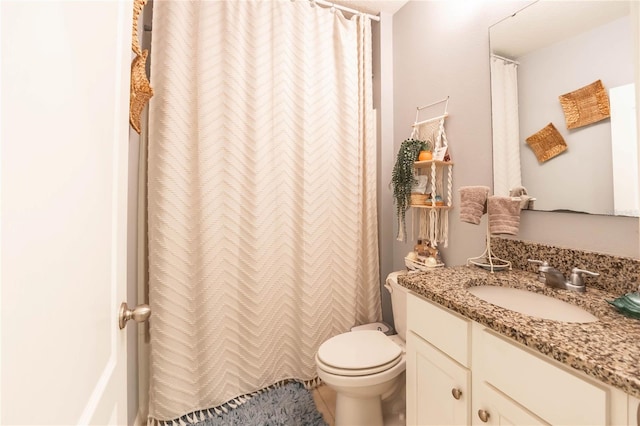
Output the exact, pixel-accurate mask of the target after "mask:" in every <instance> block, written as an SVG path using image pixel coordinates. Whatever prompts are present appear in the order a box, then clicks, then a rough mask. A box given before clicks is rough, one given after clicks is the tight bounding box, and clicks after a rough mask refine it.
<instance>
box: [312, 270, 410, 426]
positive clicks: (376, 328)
mask: <svg viewBox="0 0 640 426" xmlns="http://www.w3.org/2000/svg"><path fill="white" fill-rule="evenodd" d="M403 273H405V272H392V273H391V274H389V276H388V277H387V282H386V284H385V288H386V289H387V290H388V291H389V293H390V294H391V307H392V310H393V320H394V323H395V328H396V331H397V333H398V334H394V335H391V336H387V335H386V334H385V333H384V332H383V331H386V328H387V327H385V325H384V324H383V323H373V324H366V325H364V326H358V327H354V328H352V331H349V332H346V333H342V334H339V335H337V336H334V337H332V338H330V339H328V340H327V341H325V342H324V343H323V344H322V345H320V347H319V348H318V351H317V352H316V370H317V372H318V377H320V379H322V381H323V382H324V383H325V384H326V385H327V386H329V387H330V388H332V389H333V390H334V391H335V392H336V409H335V424H336V426H344V425H349V426H352V425H353V426H356V425H362V426H365V425H366V426H382V425H385V424H386V425H387V426H389V425H393V426H399V425H403V424H404V411H405V374H404V372H405V365H406V360H405V338H406V324H407V310H406V306H407V289H406V288H404V287H402V286H400V285H399V284H398V275H400V274H403ZM381 330H382V331H381Z"/></svg>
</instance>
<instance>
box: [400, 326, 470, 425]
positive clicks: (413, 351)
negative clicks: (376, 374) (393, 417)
mask: <svg viewBox="0 0 640 426" xmlns="http://www.w3.org/2000/svg"><path fill="white" fill-rule="evenodd" d="M470 390H471V372H470V371H469V370H468V369H466V368H464V367H463V366H461V365H460V364H458V363H457V362H455V361H453V360H452V359H451V358H449V357H448V356H446V355H445V354H443V353H442V352H440V351H439V350H438V349H436V348H435V347H434V346H432V345H431V344H429V343H428V342H426V341H425V340H423V339H421V338H420V337H419V336H418V335H416V334H415V333H413V332H411V331H409V332H408V333H407V424H408V425H468V424H469V421H470V419H469V410H470V408H471V394H470Z"/></svg>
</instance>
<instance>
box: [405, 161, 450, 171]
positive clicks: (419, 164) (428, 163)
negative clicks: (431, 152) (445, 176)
mask: <svg viewBox="0 0 640 426" xmlns="http://www.w3.org/2000/svg"><path fill="white" fill-rule="evenodd" d="M432 164H435V165H436V166H453V162H452V161H439V160H427V161H415V162H414V163H413V167H415V168H416V169H424V168H426V167H431V165H432Z"/></svg>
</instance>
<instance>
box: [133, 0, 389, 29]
mask: <svg viewBox="0 0 640 426" xmlns="http://www.w3.org/2000/svg"><path fill="white" fill-rule="evenodd" d="M291 1H296V0H291ZM308 1H309V3H311V5H314V4H319V5H320V6H327V7H333V8H335V9H340V10H343V11H345V12H349V13H353V14H356V15H360V14H362V15H365V16H367V17H368V18H369V19H371V20H372V21H378V22H380V17H379V16H376V15H372V14H370V13H365V12H361V11H359V10H356V9H351V8H350V7H346V6H341V5H339V4H335V3H332V2H329V1H325V0H308ZM151 30H152V27H151V25H144V31H151Z"/></svg>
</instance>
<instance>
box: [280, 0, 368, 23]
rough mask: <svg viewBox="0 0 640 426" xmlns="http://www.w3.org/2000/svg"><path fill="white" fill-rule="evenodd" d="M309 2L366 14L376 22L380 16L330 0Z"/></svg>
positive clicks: (357, 13)
mask: <svg viewBox="0 0 640 426" xmlns="http://www.w3.org/2000/svg"><path fill="white" fill-rule="evenodd" d="M292 1H295V0H292ZM309 3H311V5H313V4H319V5H321V6H327V7H333V8H335V9H340V10H343V11H345V12H349V13H353V14H356V15H360V14H362V15H365V16H367V17H368V18H369V19H371V20H373V21H378V22H380V17H379V16H376V15H371V14H370V13H365V12H361V11H359V10H356V9H351V8H350V7H346V6H341V5H339V4H335V3H333V2H330V1H325V0H309Z"/></svg>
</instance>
